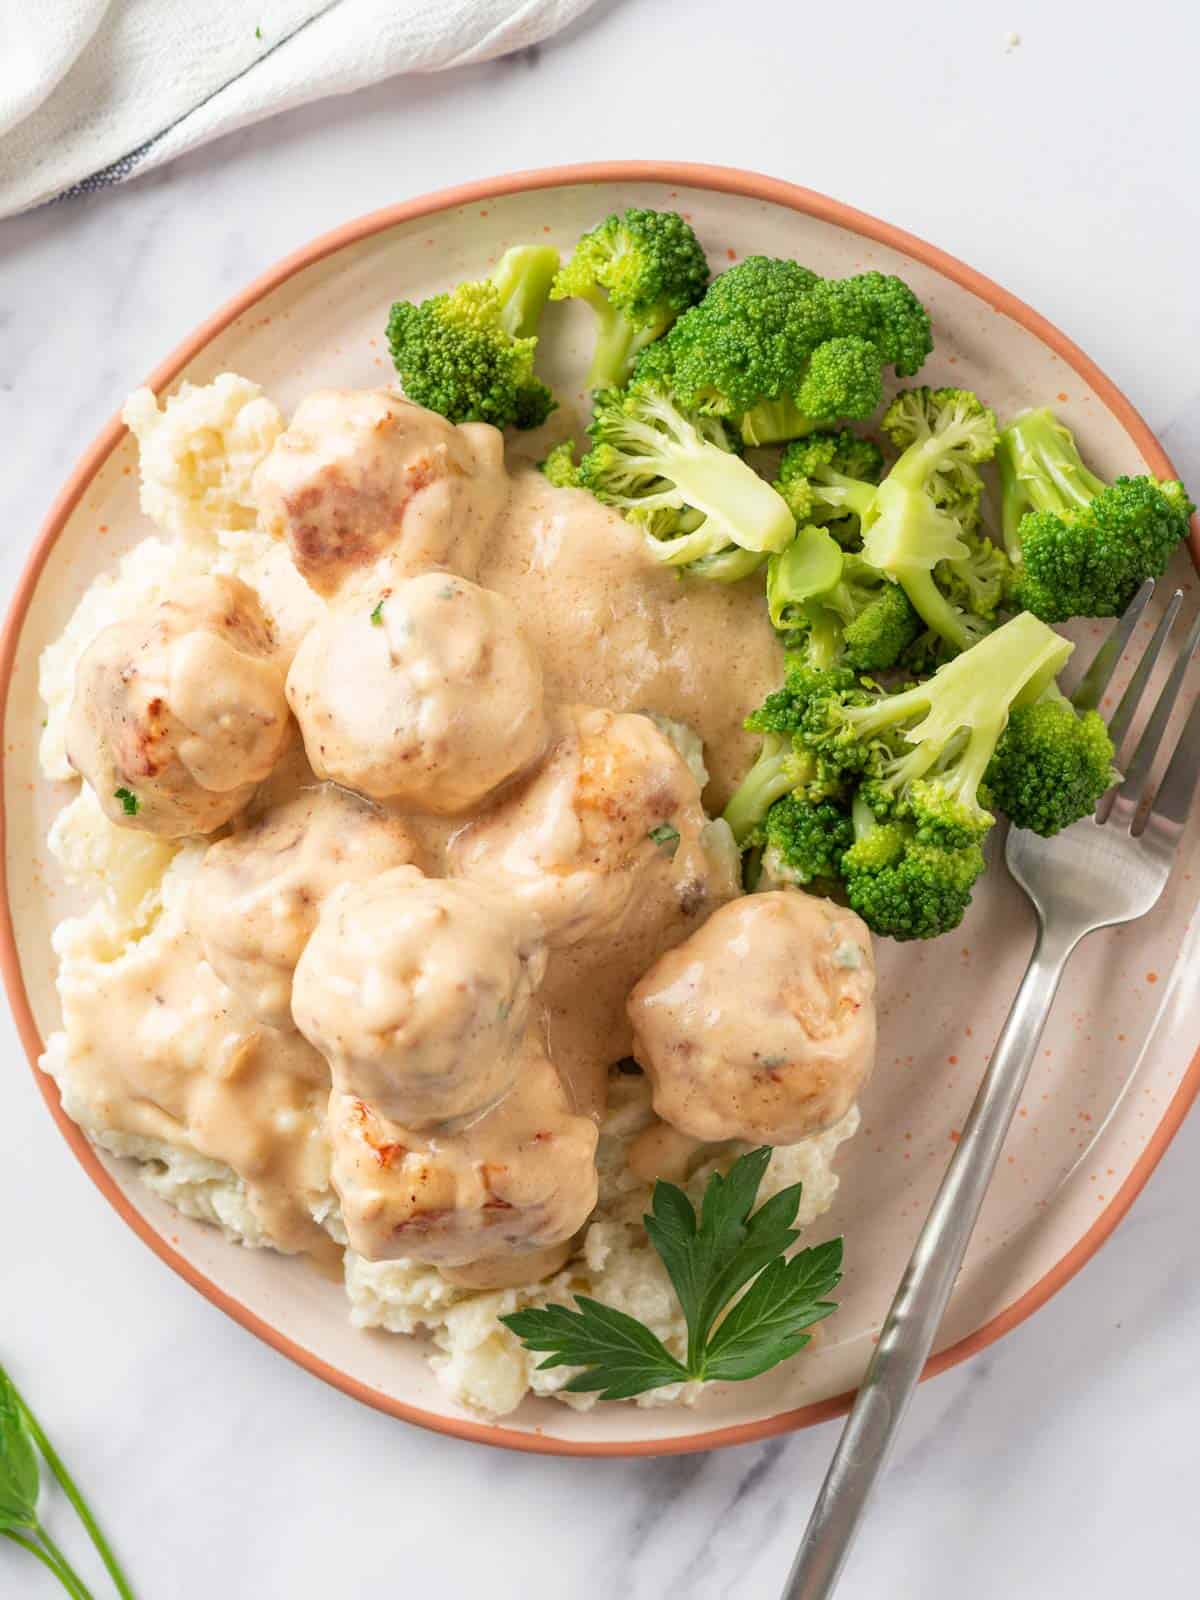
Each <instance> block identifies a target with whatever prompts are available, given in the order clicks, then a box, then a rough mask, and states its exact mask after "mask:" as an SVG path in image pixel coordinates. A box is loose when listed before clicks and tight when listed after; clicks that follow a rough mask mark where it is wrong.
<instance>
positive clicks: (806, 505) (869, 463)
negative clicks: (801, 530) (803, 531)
mask: <svg viewBox="0 0 1200 1600" xmlns="http://www.w3.org/2000/svg"><path fill="white" fill-rule="evenodd" d="M882 475H883V454H882V452H881V451H880V449H879V446H878V445H877V444H874V443H873V442H872V441H871V440H870V439H860V438H858V437H857V436H856V435H855V434H853V433H850V432H849V430H848V429H843V430H842V431H841V432H840V433H812V434H809V435H808V437H807V438H804V439H797V440H795V441H794V442H793V443H792V444H789V445H788V447H787V449H786V450H785V451H784V452H783V457H782V459H781V461H780V463H779V477H778V479H777V480H776V483H775V487H776V488H777V489H778V490H779V492H780V494H781V495H782V496H783V498H784V499H785V500H786V501H787V503H788V505H789V506H790V507H791V511H792V515H793V516H794V517H795V519H796V521H797V522H798V523H806V522H816V523H818V524H822V525H825V524H828V523H831V522H835V521H839V522H840V521H842V520H844V519H847V518H853V519H854V521H853V525H854V528H855V529H856V530H857V527H858V513H859V512H860V511H862V510H864V509H865V508H866V507H868V506H870V504H871V502H872V496H871V495H870V494H869V493H867V486H872V485H875V484H878V482H879V479H880V477H881V476H882Z"/></svg>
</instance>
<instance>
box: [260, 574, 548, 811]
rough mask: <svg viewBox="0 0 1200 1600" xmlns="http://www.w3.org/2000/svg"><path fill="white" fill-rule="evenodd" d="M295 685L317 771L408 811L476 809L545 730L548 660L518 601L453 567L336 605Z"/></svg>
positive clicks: (300, 661)
mask: <svg viewBox="0 0 1200 1600" xmlns="http://www.w3.org/2000/svg"><path fill="white" fill-rule="evenodd" d="M384 570H385V569H384V568H380V569H378V572H379V575H380V576H381V578H382V574H383V572H384ZM287 692H288V699H289V700H290V702H291V705H292V710H293V711H294V712H295V714H296V721H297V722H298V723H299V725H300V731H301V733H302V734H303V736H304V746H305V749H306V750H307V752H308V759H309V761H310V762H311V763H312V767H313V771H314V772H316V773H317V774H318V775H319V776H320V777H324V778H332V779H333V780H334V781H335V782H336V783H341V784H344V785H345V786H346V787H347V788H349V789H356V790H358V791H359V792H360V793H362V794H366V795H370V796H371V797H372V798H373V799H376V800H393V801H395V802H396V804H397V805H400V806H403V807H404V808H405V809H407V810H410V811H422V812H433V813H440V814H442V815H447V816H452V815H454V814H455V813H458V812H463V811H469V810H472V809H473V808H474V807H476V806H478V805H479V803H480V802H481V801H482V800H483V799H485V798H486V796H487V795H489V794H490V793H491V792H492V790H493V789H496V788H498V787H499V786H500V785H501V784H502V783H504V782H506V781H507V780H508V779H509V778H511V777H512V776H513V775H514V774H515V773H518V772H521V771H522V770H524V768H526V767H528V766H530V765H531V764H532V763H533V762H534V761H535V760H536V759H537V758H538V756H540V755H541V753H542V751H543V749H544V748H545V745H546V739H547V736H548V729H547V725H546V716H545V711H544V707H543V703H542V668H541V664H540V662H539V661H538V659H537V656H536V655H535V654H534V653H533V650H532V649H531V647H530V645H529V643H528V641H527V640H526V638H525V635H524V634H523V633H522V631H521V628H520V625H519V624H518V622H517V619H516V614H515V612H514V610H513V607H512V604H511V602H510V601H508V600H505V599H503V598H502V597H501V596H500V595H498V594H492V593H491V591H490V590H488V589H480V588H478V587H477V586H476V585H475V584H473V583H468V582H467V581H466V579H465V578H459V577H456V576H455V575H454V574H453V573H448V572H427V573H425V574H424V575H423V576H422V577H419V578H409V579H407V580H405V581H403V582H399V583H395V584H384V583H382V581H381V583H380V587H379V588H378V590H375V589H373V588H370V587H368V588H367V589H366V590H364V592H363V593H361V594H356V595H354V596H353V597H352V599H350V600H348V601H343V602H341V603H340V604H338V605H336V606H333V607H331V608H330V610H329V614H328V615H327V616H326V617H324V618H323V619H322V620H321V621H320V622H318V623H317V624H316V626H315V627H313V628H312V629H311V631H310V632H309V633H308V635H307V636H306V637H305V639H304V641H303V643H302V644H301V646H300V648H299V650H298V651H297V653H296V659H295V660H294V661H293V663H292V668H291V671H290V673H289V674H288V682H287Z"/></svg>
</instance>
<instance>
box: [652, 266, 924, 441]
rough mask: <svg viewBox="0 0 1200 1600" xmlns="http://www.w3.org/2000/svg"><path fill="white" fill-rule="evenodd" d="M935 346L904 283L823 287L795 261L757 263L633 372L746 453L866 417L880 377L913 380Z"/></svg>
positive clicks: (734, 272) (859, 280)
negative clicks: (709, 420) (727, 427)
mask: <svg viewBox="0 0 1200 1600" xmlns="http://www.w3.org/2000/svg"><path fill="white" fill-rule="evenodd" d="M931 348H932V345H931V340H930V333H929V318H928V316H927V315H926V312H925V309H924V307H923V306H922V305H921V304H920V302H919V301H918V300H917V299H916V298H915V296H914V295H913V294H912V291H911V290H910V289H909V288H908V287H907V286H906V285H905V284H904V283H902V282H901V281H900V279H898V278H890V277H886V276H884V275H883V274H882V273H878V272H865V273H862V274H861V275H859V276H858V277H855V278H847V279H843V280H841V281H827V280H825V279H821V278H818V277H817V276H816V274H815V273H813V272H810V271H809V270H808V268H807V267H802V266H801V265H800V264H799V263H798V262H796V261H785V260H775V259H772V258H770V257H767V256H749V257H747V258H746V260H745V261H742V262H740V263H739V264H738V265H737V266H735V267H730V268H729V270H728V271H726V272H723V273H721V274H720V276H719V277H717V278H715V279H714V280H713V282H712V283H711V284H710V286H709V289H708V292H707V294H706V295H705V296H704V298H703V300H701V302H700V303H699V305H697V306H693V307H692V308H691V310H689V311H685V312H684V314H683V315H682V316H681V317H680V318H679V320H678V321H677V322H676V323H675V326H674V327H673V328H672V329H671V331H670V333H669V334H668V335H667V336H666V338H665V339H664V340H662V341H661V343H660V344H658V345H652V346H651V347H650V349H649V350H648V351H647V352H646V353H645V355H643V356H642V358H641V361H640V362H639V365H638V368H637V369H636V370H637V376H639V377H643V378H647V379H652V380H653V381H655V382H658V383H660V384H661V385H663V386H664V387H665V388H667V389H668V390H669V391H670V392H671V393H672V394H673V395H674V396H675V397H676V398H677V400H678V402H679V404H680V405H681V406H682V407H683V408H684V409H685V410H689V411H696V412H702V413H705V414H707V415H711V416H719V417H723V418H725V419H726V420H727V421H728V422H729V423H730V424H731V425H732V426H733V427H735V428H737V429H738V430H739V432H740V434H741V437H742V439H743V441H744V442H745V443H746V444H773V443H777V442H780V441H783V440H785V439H795V438H798V437H799V436H800V435H802V434H805V433H809V432H812V431H813V430H814V429H816V428H820V427H823V426H827V425H828V424H829V423H830V422H833V421H836V420H837V419H838V418H840V417H866V416H870V414H871V412H872V411H874V410H875V408H876V406H877V405H878V404H879V402H880V399H881V397H882V392H883V390H882V373H883V368H884V367H885V366H887V365H891V366H893V367H894V368H895V370H896V372H897V373H899V374H900V375H902V376H909V375H911V374H912V373H914V372H916V371H917V370H918V368H919V367H920V365H921V363H922V362H923V361H924V359H925V357H926V356H927V355H928V354H929V351H930V349H931Z"/></svg>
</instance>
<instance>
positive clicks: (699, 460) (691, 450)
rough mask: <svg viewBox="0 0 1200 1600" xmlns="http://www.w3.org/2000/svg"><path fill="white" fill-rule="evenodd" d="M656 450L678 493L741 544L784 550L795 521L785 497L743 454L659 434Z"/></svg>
mask: <svg viewBox="0 0 1200 1600" xmlns="http://www.w3.org/2000/svg"><path fill="white" fill-rule="evenodd" d="M655 454H656V456H657V458H658V460H659V462H660V463H661V469H662V475H663V477H664V478H669V479H670V481H671V482H672V483H673V484H674V485H675V487H676V489H677V491H678V493H679V497H680V498H681V499H682V500H683V501H684V502H685V503H686V504H687V505H689V506H695V508H696V509H697V511H702V512H703V513H704V515H705V517H706V518H707V519H708V521H709V522H710V523H714V524H716V525H718V526H719V527H720V528H722V529H723V530H724V531H725V535H726V538H727V540H728V542H730V543H732V544H737V545H740V546H741V547H742V549H743V550H756V551H764V550H781V549H782V548H783V546H784V545H785V544H787V542H788V541H789V539H791V537H792V535H793V533H794V532H795V528H796V524H795V521H794V520H793V518H792V514H791V512H790V511H789V510H788V507H787V502H786V501H785V500H784V499H783V498H782V496H781V495H779V494H777V493H776V491H775V490H774V489H773V488H772V487H771V485H770V484H769V483H768V482H767V480H766V479H765V478H760V477H759V475H758V473H757V472H755V470H754V468H753V467H752V466H750V465H749V464H748V463H747V462H745V461H743V460H742V458H741V457H740V456H735V455H731V454H730V453H729V452H728V451H726V450H721V449H719V448H718V447H717V446H716V445H712V444H707V443H706V444H703V445H702V446H701V447H700V448H699V449H697V448H695V447H694V446H693V445H691V444H682V445H676V444H673V443H672V442H671V441H670V440H669V439H667V438H666V437H665V436H660V438H659V440H658V441H657V444H656V449H655Z"/></svg>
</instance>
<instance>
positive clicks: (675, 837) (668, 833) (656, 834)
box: [646, 822, 679, 857]
mask: <svg viewBox="0 0 1200 1600" xmlns="http://www.w3.org/2000/svg"><path fill="white" fill-rule="evenodd" d="M646 837H647V839H653V840H654V842H655V844H656V845H658V847H659V849H660V850H663V851H665V852H666V854H667V855H669V856H672V857H673V856H674V854H675V852H676V850H678V849H679V829H678V828H673V827H672V826H671V824H670V823H669V822H660V823H659V825H658V827H657V828H651V829H650V832H649V833H648V834H647V835H646Z"/></svg>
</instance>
